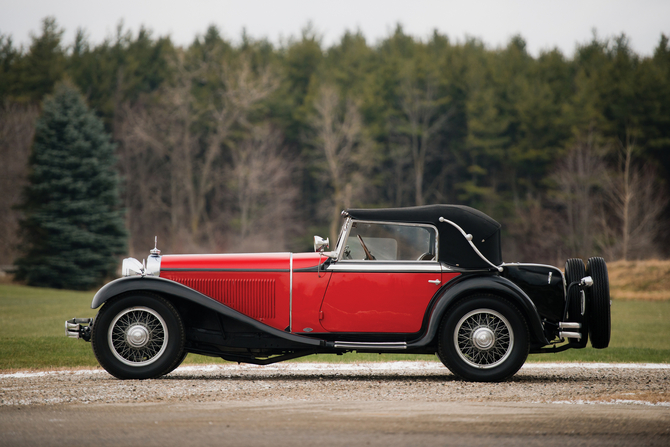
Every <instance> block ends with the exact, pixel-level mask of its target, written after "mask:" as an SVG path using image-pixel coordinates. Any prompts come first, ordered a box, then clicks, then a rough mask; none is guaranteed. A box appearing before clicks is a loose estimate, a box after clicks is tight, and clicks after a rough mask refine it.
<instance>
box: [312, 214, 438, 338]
mask: <svg viewBox="0 0 670 447" xmlns="http://www.w3.org/2000/svg"><path fill="white" fill-rule="evenodd" d="M345 237H346V240H345V243H344V245H343V250H342V253H341V254H340V258H339V259H338V260H337V261H336V262H333V263H331V264H330V265H329V266H328V270H329V271H331V272H332V276H331V279H330V283H329V285H328V288H327V290H326V294H325V296H324V299H323V302H322V305H321V313H320V318H321V325H322V327H323V328H324V329H326V330H327V331H329V332H357V333H414V332H418V331H419V330H420V329H421V324H422V321H423V317H424V315H425V312H426V308H427V307H428V305H429V303H430V300H431V299H432V297H433V296H434V295H435V293H436V292H437V291H438V289H439V288H440V284H441V283H442V272H441V267H440V264H439V263H438V262H437V259H438V258H437V247H438V244H437V230H436V229H435V227H433V226H431V225H418V224H416V225H414V224H400V223H383V222H362V221H354V222H352V224H351V227H350V229H349V231H348V233H347V234H346V236H345Z"/></svg>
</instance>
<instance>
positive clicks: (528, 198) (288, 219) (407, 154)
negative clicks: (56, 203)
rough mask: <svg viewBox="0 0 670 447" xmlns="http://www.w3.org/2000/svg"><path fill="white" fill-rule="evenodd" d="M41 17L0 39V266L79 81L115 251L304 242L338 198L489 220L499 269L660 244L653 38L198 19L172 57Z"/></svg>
mask: <svg viewBox="0 0 670 447" xmlns="http://www.w3.org/2000/svg"><path fill="white" fill-rule="evenodd" d="M63 33H64V30H63V29H62V28H61V27H60V26H59V25H58V23H57V21H56V19H55V18H53V17H47V18H45V19H44V21H43V22H42V28H41V30H39V31H38V32H36V33H34V34H33V36H32V38H31V39H32V40H31V43H30V45H29V47H27V48H24V47H21V46H17V45H15V44H14V43H13V40H12V36H10V35H5V34H2V33H1V30H0V191H2V194H0V266H2V265H11V264H12V263H13V262H14V260H15V259H16V257H17V256H18V250H19V249H18V243H19V226H20V224H19V223H20V221H21V218H22V217H21V210H20V208H17V205H19V204H20V203H21V202H22V200H23V199H22V194H23V193H22V191H24V187H25V185H26V182H27V181H28V180H27V179H28V175H29V167H28V160H29V157H30V152H31V147H32V144H33V137H34V134H35V121H36V119H37V117H38V116H40V113H41V110H42V104H43V101H44V99H45V98H47V97H49V95H51V94H52V93H53V92H54V89H55V88H56V86H57V85H59V84H60V83H70V84H72V85H74V86H76V87H77V88H78V90H79V91H80V92H81V94H82V95H83V97H84V98H85V101H86V103H87V104H88V106H89V107H90V108H91V109H92V110H93V111H94V112H95V114H96V115H97V116H98V117H99V118H100V119H101V120H102V121H103V123H104V128H105V130H106V132H108V133H109V135H110V136H111V140H112V141H113V143H114V147H115V156H116V162H115V167H116V170H117V172H118V174H119V176H120V179H121V190H120V191H121V192H120V195H121V197H120V203H121V204H122V208H123V213H124V214H123V216H124V219H125V226H126V229H127V234H128V240H127V251H128V254H130V255H133V256H139V257H144V256H146V255H148V250H149V249H150V248H153V243H154V236H158V246H159V248H160V249H161V250H163V252H164V253H195V252H200V253H206V252H239V251H285V250H290V251H306V250H311V243H312V236H313V235H314V234H319V235H321V236H323V237H327V236H329V237H330V238H331V241H332V240H333V239H334V238H336V236H337V231H338V229H339V227H340V224H341V217H340V212H341V210H343V209H345V208H363V207H402V206H414V205H422V204H434V203H452V204H463V205H469V206H472V207H475V208H478V209H480V210H482V211H484V212H486V213H487V214H489V215H491V216H492V217H493V218H495V219H496V220H498V221H499V222H500V223H501V224H502V225H503V244H504V245H503V258H504V260H505V261H506V262H516V261H519V262H528V261H530V262H542V263H550V264H555V265H562V263H563V262H565V259H567V258H568V257H582V258H588V257H589V256H595V255H600V256H604V257H605V258H606V259H607V260H608V261H610V260H618V259H643V258H653V257H656V258H658V257H667V256H668V254H670V236H668V225H667V223H668V222H670V206H669V201H668V197H669V194H668V193H669V192H670V185H669V184H668V182H667V179H668V178H669V174H670V47H669V45H668V37H667V36H665V35H660V36H659V41H658V45H657V47H656V48H655V50H654V52H653V55H649V56H641V55H638V54H636V53H635V52H634V51H633V50H632V49H631V46H630V43H629V40H628V38H627V37H626V36H625V35H623V34H621V35H619V36H615V37H606V38H603V37H599V36H598V35H597V33H596V32H594V35H593V37H592V39H591V41H589V42H582V43H579V42H575V45H576V50H575V53H574V55H573V56H572V57H566V56H565V55H564V54H562V53H561V51H559V50H556V49H554V50H548V51H544V52H542V53H540V54H539V55H538V56H536V57H535V56H532V55H530V54H529V53H528V51H527V49H526V43H525V41H524V39H523V37H522V36H516V37H513V38H512V39H510V40H509V42H508V43H507V44H506V46H504V47H500V48H491V47H489V46H488V45H487V44H486V43H485V42H482V41H481V40H478V39H476V38H467V39H465V40H459V41H454V40H452V39H450V38H449V37H448V36H447V35H444V34H440V33H438V32H434V33H433V34H432V35H430V36H428V37H426V38H417V37H414V36H410V35H408V34H406V33H405V32H404V31H403V28H402V27H401V26H400V25H398V26H397V27H396V28H395V31H394V32H393V33H392V34H390V35H389V36H388V37H386V38H385V39H383V40H381V41H378V42H375V43H371V42H368V41H367V40H366V38H365V36H364V35H362V34H361V33H351V32H348V33H345V34H344V35H343V36H342V37H341V39H340V40H339V43H337V44H335V45H332V46H330V47H326V46H324V45H323V44H322V42H321V38H320V36H319V33H318V30H315V29H313V28H312V27H311V26H309V25H308V26H306V27H305V29H304V30H303V32H302V35H300V36H294V37H293V38H290V39H287V40H286V41H284V42H282V43H281V44H272V43H270V42H269V41H267V40H262V39H254V38H253V37H252V36H248V35H246V34H243V35H242V36H241V38H240V39H236V40H235V42H233V41H231V40H228V39H225V38H224V37H222V32H221V30H219V29H217V28H216V27H214V26H212V27H210V28H208V29H206V30H203V34H201V35H198V36H194V40H193V42H192V44H190V45H189V46H188V47H180V46H176V45H175V44H173V43H172V42H171V40H170V39H169V38H168V37H160V36H158V37H156V36H154V35H153V34H152V32H151V30H149V29H144V28H143V29H140V30H138V31H137V32H131V31H129V30H127V29H124V27H123V25H122V24H119V26H118V28H117V30H116V33H115V35H114V36H112V37H110V38H108V39H107V40H105V41H104V42H102V43H96V44H92V43H90V42H89V41H88V40H87V37H86V33H85V31H83V30H78V32H77V35H76V38H75V40H74V42H64V41H63Z"/></svg>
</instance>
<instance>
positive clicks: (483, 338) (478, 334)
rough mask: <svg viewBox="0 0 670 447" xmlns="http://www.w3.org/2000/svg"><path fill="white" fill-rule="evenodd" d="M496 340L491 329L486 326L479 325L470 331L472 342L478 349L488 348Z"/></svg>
mask: <svg viewBox="0 0 670 447" xmlns="http://www.w3.org/2000/svg"><path fill="white" fill-rule="evenodd" d="M495 341H496V336H495V335H494V334H493V331H492V330H491V329H489V328H487V327H480V328H479V329H477V330H475V331H474V332H473V333H472V343H473V344H474V345H475V346H476V347H477V348H478V349H483V350H486V349H489V348H490V347H491V346H493V343H494V342H495Z"/></svg>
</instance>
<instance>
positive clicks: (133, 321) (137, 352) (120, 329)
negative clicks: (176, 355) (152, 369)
mask: <svg viewBox="0 0 670 447" xmlns="http://www.w3.org/2000/svg"><path fill="white" fill-rule="evenodd" d="M107 340H108V343H109V347H110V349H111V351H112V354H114V357H116V358H117V359H118V360H119V361H120V362H121V363H124V364H126V365H129V366H138V367H139V366H147V365H150V364H152V363H153V362H155V361H156V360H158V359H159V358H160V357H161V356H162V355H163V353H164V352H165V349H167V345H168V328H167V325H166V324H165V320H163V318H162V317H161V316H160V314H159V313H158V312H156V311H154V310H153V309H150V308H148V307H131V308H128V309H124V310H123V311H121V312H119V313H118V315H116V317H114V319H113V320H112V324H110V326H109V331H108V333H107Z"/></svg>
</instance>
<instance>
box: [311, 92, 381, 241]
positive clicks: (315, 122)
mask: <svg viewBox="0 0 670 447" xmlns="http://www.w3.org/2000/svg"><path fill="white" fill-rule="evenodd" d="M314 108H315V110H316V114H315V115H314V116H313V117H312V122H311V124H312V128H313V129H314V130H315V133H316V144H317V147H318V148H319V149H320V150H321V151H320V152H321V155H323V161H324V165H325V168H326V169H325V170H326V172H327V175H328V183H329V184H330V186H331V187H332V188H333V195H332V198H331V199H330V202H331V218H330V237H331V239H332V240H333V241H334V240H335V239H336V237H337V233H338V229H339V223H340V220H341V218H340V212H341V211H342V209H344V208H349V207H350V206H351V204H352V201H353V199H354V196H355V195H358V194H360V193H361V192H363V190H364V189H365V185H366V173H367V172H368V171H367V170H368V167H369V165H370V163H371V161H372V160H371V157H372V153H371V146H370V144H369V143H368V141H367V139H366V138H365V135H364V133H363V119H362V118H361V115H360V112H359V110H358V105H357V104H356V102H355V101H353V100H352V99H347V100H346V101H344V104H342V101H341V99H340V95H339V94H338V92H337V90H336V89H335V87H333V86H331V85H324V86H322V87H321V89H320V91H319V95H318V97H317V99H316V101H315V103H314Z"/></svg>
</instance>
